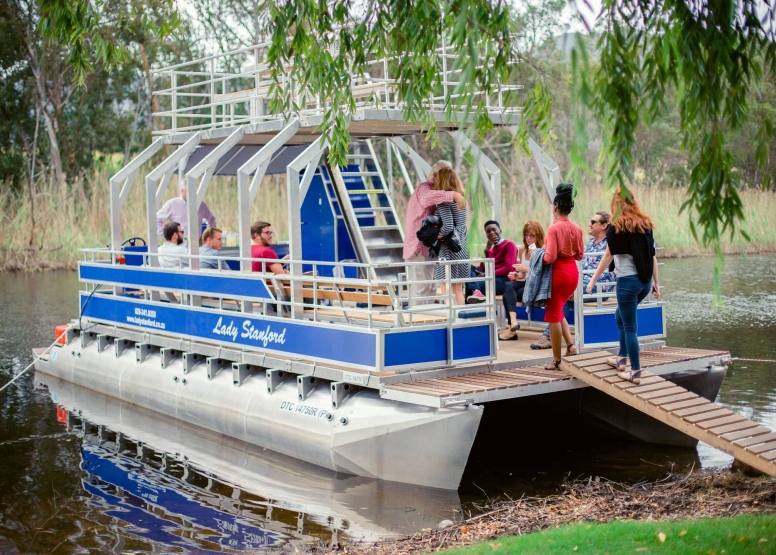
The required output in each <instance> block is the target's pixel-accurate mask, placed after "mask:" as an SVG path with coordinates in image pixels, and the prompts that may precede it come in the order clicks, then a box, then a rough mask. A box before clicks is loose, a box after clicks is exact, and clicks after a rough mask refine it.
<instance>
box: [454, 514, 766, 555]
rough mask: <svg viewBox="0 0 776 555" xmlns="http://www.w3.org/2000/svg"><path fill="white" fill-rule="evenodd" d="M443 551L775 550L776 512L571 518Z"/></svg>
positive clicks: (741, 554)
mask: <svg viewBox="0 0 776 555" xmlns="http://www.w3.org/2000/svg"><path fill="white" fill-rule="evenodd" d="M443 553H445V554H446V555H506V554H508V553H542V554H544V555H555V554H561V553H562V554H564V555H568V554H579V555H582V554H591V555H593V554H600V555H604V554H609V555H615V554H619V553H623V554H624V553H629V554H633V553H649V554H656V553H657V554H661V553H662V554H671V555H685V554H687V555H690V554H693V555H695V554H698V553H704V554H710V553H715V554H723V553H731V554H732V553H735V554H737V555H748V554H752V555H754V554H761V553H762V554H764V553H776V515H740V516H736V517H733V518H713V519H704V520H688V521H678V522H636V521H619V522H610V523H607V524H569V525H565V526H561V527H560V528H553V529H551V530H546V531H542V532H536V533H533V534H527V535H524V536H504V537H501V538H496V539H494V540H491V541H488V542H482V543H478V544H474V545H472V546H469V547H465V548H458V549H450V550H446V551H443Z"/></svg>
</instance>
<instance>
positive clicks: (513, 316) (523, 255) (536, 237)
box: [498, 220, 544, 341]
mask: <svg viewBox="0 0 776 555" xmlns="http://www.w3.org/2000/svg"><path fill="white" fill-rule="evenodd" d="M542 247H544V228H543V227H542V224H540V223H539V222H537V221H536V220H529V221H528V222H526V224H525V225H524V226H523V244H522V245H519V246H518V247H517V264H515V265H514V266H513V267H514V269H515V271H514V272H510V273H509V280H510V281H508V282H507V283H506V285H505V286H504V295H503V300H504V308H505V309H506V313H507V318H508V320H509V328H508V329H507V330H505V331H504V332H503V333H501V334H499V336H498V338H499V340H500V341H509V340H513V341H517V330H519V329H520V324H518V323H517V303H521V302H523V289H525V278H526V276H527V275H528V271H529V267H528V265H529V264H530V260H531V254H532V253H533V252H534V251H535V250H536V249H541V248H542Z"/></svg>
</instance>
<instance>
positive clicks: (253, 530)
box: [36, 373, 461, 552]
mask: <svg viewBox="0 0 776 555" xmlns="http://www.w3.org/2000/svg"><path fill="white" fill-rule="evenodd" d="M36 378H37V380H38V382H39V383H41V384H43V385H46V386H47V387H48V388H49V391H50V393H51V397H52V400H53V401H54V402H55V403H56V404H57V405H58V406H59V407H61V409H60V411H59V414H60V417H61V419H62V420H64V421H66V423H67V426H68V428H69V429H72V430H73V431H75V432H77V433H79V434H80V435H81V436H82V438H83V442H82V447H81V454H82V458H83V461H82V468H83V470H84V471H85V474H84V479H83V486H84V489H86V490H87V491H88V492H89V493H91V494H92V495H93V496H94V500H93V502H94V503H95V504H97V505H98V506H100V507H101V508H102V510H103V511H104V513H105V514H107V515H109V516H112V517H115V518H117V519H119V520H121V521H123V522H124V523H125V532H126V533H128V534H133V535H136V536H140V537H143V538H146V539H148V540H150V541H153V542H158V543H161V544H165V545H168V546H176V547H179V548H180V547H182V548H184V549H186V548H188V549H194V550H196V551H198V552H209V551H210V552H225V551H227V552H228V551H246V550H255V549H260V548H264V547H271V546H279V545H283V544H296V545H310V544H315V545H318V544H327V545H330V544H337V543H347V542H351V541H375V540H379V539H382V538H390V537H398V536H404V535H410V534H412V533H414V532H417V531H418V530H420V529H422V528H433V527H436V526H437V525H438V524H439V522H440V521H441V520H444V519H451V520H456V518H460V516H461V506H460V500H459V498H458V494H457V493H456V492H455V491H447V490H437V489H429V488H423V487H418V486H409V485H405V484H399V483H393V482H384V481H380V480H375V479H369V478H363V477H358V476H349V475H343V474H337V473H334V472H331V471H329V470H326V469H323V468H320V467H318V466H314V465H311V464H308V463H304V462H302V461H299V460H297V459H293V458H290V457H286V456H283V455H279V454H276V453H273V452H271V451H267V450H265V449H262V448H261V447H257V446H255V445H250V444H247V443H244V442H240V441H237V440H234V439H232V438H228V437H226V436H222V435H219V434H216V433H213V432H210V431H208V430H205V429H204V428H201V427H198V426H195V425H192V424H188V423H185V422H182V421H180V420H176V419H172V418H168V417H166V416H163V415H161V414H158V413H155V412H153V411H149V410H146V409H142V408H140V407H138V406H136V405H131V404H129V403H122V402H121V401H119V400H117V399H114V398H112V397H107V396H105V395H102V394H99V393H96V392H94V391H91V390H88V389H84V388H81V387H79V386H76V385H74V384H72V383H70V382H65V381H62V380H59V379H57V378H54V377H52V376H48V375H45V374H40V373H38V374H37V376H36Z"/></svg>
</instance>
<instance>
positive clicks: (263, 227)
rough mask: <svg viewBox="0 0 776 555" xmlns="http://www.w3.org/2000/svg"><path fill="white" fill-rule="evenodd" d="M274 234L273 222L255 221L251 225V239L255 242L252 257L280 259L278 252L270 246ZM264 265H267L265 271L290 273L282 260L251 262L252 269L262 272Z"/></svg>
mask: <svg viewBox="0 0 776 555" xmlns="http://www.w3.org/2000/svg"><path fill="white" fill-rule="evenodd" d="M274 235H275V232H274V231H272V224H270V223H267V222H256V223H254V224H253V225H252V226H251V239H252V242H253V244H252V245H251V257H252V258H263V259H273V260H279V258H278V255H277V253H276V252H275V251H274V250H273V249H272V247H271V246H270V245H271V244H272V237H274ZM262 266H265V267H266V270H264V271H269V272H272V273H273V274H287V273H288V272H287V271H286V270H285V269H284V268H283V264H281V263H280V262H274V263H272V262H268V261H265V262H251V270H252V271H254V272H261V271H262V270H263V268H262Z"/></svg>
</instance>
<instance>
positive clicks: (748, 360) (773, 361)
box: [733, 357, 776, 363]
mask: <svg viewBox="0 0 776 555" xmlns="http://www.w3.org/2000/svg"><path fill="white" fill-rule="evenodd" d="M739 360H743V361H745V362H772V363H776V360H771V359H769V358H741V357H733V361H734V362H735V361H739Z"/></svg>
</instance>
